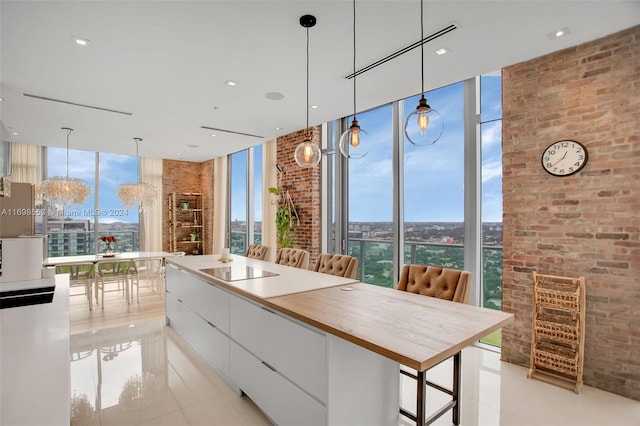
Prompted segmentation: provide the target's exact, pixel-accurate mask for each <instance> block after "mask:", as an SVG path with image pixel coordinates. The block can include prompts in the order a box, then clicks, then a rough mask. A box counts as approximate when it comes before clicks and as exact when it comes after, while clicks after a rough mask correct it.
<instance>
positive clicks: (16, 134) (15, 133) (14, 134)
mask: <svg viewBox="0 0 640 426" xmlns="http://www.w3.org/2000/svg"><path fill="white" fill-rule="evenodd" d="M11 134H12V135H13V136H18V135H19V134H20V133H18V132H11Z"/></svg>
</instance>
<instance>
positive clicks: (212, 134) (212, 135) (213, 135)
mask: <svg viewBox="0 0 640 426" xmlns="http://www.w3.org/2000/svg"><path fill="white" fill-rule="evenodd" d="M210 136H211V137H212V138H215V137H216V136H218V135H216V134H215V133H211V135H210Z"/></svg>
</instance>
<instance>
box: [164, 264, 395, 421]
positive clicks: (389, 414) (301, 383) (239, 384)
mask: <svg viewBox="0 0 640 426" xmlns="http://www.w3.org/2000/svg"><path fill="white" fill-rule="evenodd" d="M166 301H167V302H166V303H167V318H168V319H169V323H170V325H171V326H172V327H174V329H175V330H176V332H178V333H179V334H180V335H181V336H183V337H184V338H185V340H187V342H188V343H189V344H190V345H191V346H192V347H193V348H194V349H195V350H196V351H197V352H198V353H199V354H200V355H201V356H202V357H203V358H204V359H205V360H206V361H207V363H208V364H209V365H211V366H212V367H213V368H214V369H215V370H216V371H217V372H218V373H220V375H221V376H222V378H223V379H224V380H225V381H226V382H227V383H228V384H229V386H231V388H233V389H234V390H236V391H238V392H239V391H242V392H244V393H246V394H247V395H248V396H249V397H250V398H251V399H252V400H253V401H254V402H255V403H256V404H257V405H258V407H260V409H261V410H262V411H263V412H264V413H265V414H266V415H267V416H269V418H270V419H271V420H273V421H274V422H275V423H276V424H277V425H280V426H287V425H292V426H299V425H305V426H316V425H319V426H342V425H349V426H356V425H362V426H371V425H376V426H378V425H379V426H387V425H394V426H397V424H398V421H399V412H398V395H399V377H400V374H399V365H398V363H397V362H394V361H392V360H390V359H388V358H385V357H383V356H381V355H378V354H376V353H374V352H372V351H370V350H367V349H364V348H362V347H360V346H357V345H354V344H353V343H350V342H347V341H346V340H343V339H341V338H338V337H336V336H333V335H331V334H327V333H325V332H323V331H319V330H317V329H316V328H314V327H312V326H310V325H307V324H305V323H303V322H301V321H298V320H295V319H293V318H291V317H289V316H287V315H284V314H282V313H280V312H277V311H274V310H272V309H270V308H268V307H266V306H264V305H262V304H260V303H259V302H257V301H254V300H249V299H246V298H244V297H242V296H240V295H239V294H237V293H234V292H233V291H232V290H228V289H227V288H226V287H224V286H218V285H216V284H212V283H208V282H205V281H202V280H201V279H199V278H196V276H194V275H192V274H191V273H190V272H188V271H186V270H185V271H183V270H181V269H178V268H176V267H174V266H172V265H168V266H167V297H166Z"/></svg>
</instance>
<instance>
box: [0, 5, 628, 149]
mask: <svg viewBox="0 0 640 426" xmlns="http://www.w3.org/2000/svg"><path fill="white" fill-rule="evenodd" d="M351 8H352V2H351V1H349V0H347V1H344V0H342V1H327V0H325V1H321V0H316V1H312V0H304V1H267V0H262V1H244V0H235V1H198V2H192V1H135V2H134V1H66V2H58V1H42V2H37V1H5V0H2V1H0V14H1V21H0V22H1V28H0V30H1V32H0V34H1V37H2V39H1V45H0V47H1V51H0V53H1V55H0V58H1V63H0V72H1V74H0V80H1V92H0V96H1V97H2V98H4V101H3V102H0V119H1V121H2V123H3V124H4V125H5V126H6V127H7V128H9V129H10V131H11V132H17V133H18V135H17V136H12V140H14V141H16V142H24V143H30V144H39V145H50V146H65V143H66V133H65V132H63V131H62V130H60V128H61V127H65V126H66V127H73V128H74V129H75V132H74V133H73V134H72V135H71V147H72V148H77V149H86V150H92V151H102V152H113V153H120V154H135V143H134V142H133V138H134V137H140V138H143V140H144V141H143V142H142V143H141V144H140V155H143V156H148V157H156V158H173V159H184V160H190V161H205V160H207V159H210V158H214V157H218V156H221V155H225V154H228V153H231V152H235V151H238V150H242V149H245V148H247V147H249V146H252V145H256V144H258V143H262V142H264V141H267V140H271V139H274V138H275V137H277V136H279V135H283V134H287V133H290V132H293V131H296V130H299V129H302V128H304V127H305V121H306V108H305V105H306V99H305V97H306V86H305V66H306V50H305V48H306V34H305V31H306V30H305V29H304V28H302V27H301V26H300V25H299V23H298V20H299V18H300V16H302V15H304V14H313V15H315V16H316V18H317V20H318V23H317V25H316V26H315V27H314V28H312V29H310V30H309V31H310V64H311V70H310V89H309V90H310V99H309V102H310V104H312V105H313V104H317V105H319V106H320V108H318V109H311V110H310V111H309V114H310V124H312V125H313V124H319V123H322V122H326V121H330V120H333V119H336V118H339V117H341V116H345V115H349V114H351V113H352V112H353V103H352V96H353V92H352V90H353V86H352V81H351V80H347V79H345V78H344V77H345V76H346V75H347V74H349V73H351V71H352V9H351ZM419 10H420V2H419V1H418V0H393V1H376V0H358V2H357V40H358V41H357V53H358V54H357V67H358V68H360V67H362V66H365V65H367V64H369V63H371V62H373V61H375V60H377V59H380V58H382V57H384V56H386V55H388V54H390V53H392V52H394V51H396V50H398V49H400V48H402V47H405V46H407V45H409V44H411V43H413V42H415V41H417V40H418V39H419V35H420V21H419ZM452 22H454V23H455V24H456V25H457V26H458V27H459V28H458V29H456V30H455V31H453V32H451V33H449V34H447V35H445V36H443V37H441V38H439V39H438V40H436V41H434V42H430V43H428V44H427V45H425V70H426V86H427V87H426V88H427V90H430V89H433V88H437V87H441V86H444V85H447V84H450V83H454V82H457V81H460V80H463V79H465V78H468V77H472V76H474V75H478V74H482V73H488V72H492V71H495V70H499V69H500V68H501V67H504V66H507V65H511V64H514V63H518V62H521V61H523V60H526V59H530V58H533V57H537V56H540V55H543V54H546V53H548V52H552V51H556V50H560V49H564V48H566V47H569V46H574V45H577V44H581V43H584V42H585V41H589V40H593V39H596V38H599V37H602V36H604V35H607V34H610V33H613V32H616V31H619V30H622V29H625V28H629V27H631V26H634V25H637V24H638V23H640V1H637V0H636V1H616V0H609V1H517V0H516V1H514V0H511V1H479V0H472V1H454V0H447V1H432V0H426V1H425V35H426V34H430V33H432V32H433V31H436V30H438V29H440V28H442V27H444V26H446V25H448V24H450V23H452ZM565 27H568V28H569V29H570V34H569V35H568V36H566V37H563V38H559V39H551V38H550V37H549V36H548V34H549V33H551V32H553V31H555V30H558V29H561V28H565ZM72 36H77V37H82V38H85V39H88V40H90V44H89V46H87V47H84V48H83V47H79V46H77V45H76V44H74V43H73V41H72ZM440 47H447V48H449V49H450V50H451V52H450V53H448V54H446V55H443V56H437V55H435V53H434V52H435V50H436V49H438V48H440ZM419 59H420V51H419V49H415V50H413V51H411V52H410V53H407V54H405V55H403V56H401V57H399V58H397V59H395V60H393V61H390V62H387V63H385V64H384V65H382V66H379V67H377V68H375V69H374V70H372V71H369V72H367V73H365V74H362V75H361V76H359V77H358V79H357V87H358V95H357V102H358V110H365V109H369V108H372V107H375V106H378V105H381V104H383V103H387V102H390V101H393V100H396V99H401V98H404V97H408V96H412V95H415V94H417V93H419V91H420V62H419ZM227 80H236V81H238V82H239V83H238V85H237V86H235V87H229V86H227V85H225V84H224V83H225V81H227ZM268 92H280V93H282V94H284V99H282V100H277V101H275V100H269V99H267V98H266V97H265V95H266V94H267V93H268ZM24 93H28V94H33V95H38V96H43V97H48V98H55V99H60V100H64V101H68V102H73V103H78V104H85V105H93V106H98V107H101V108H106V109H112V110H118V111H124V112H130V113H132V114H133V115H131V116H129V115H123V114H117V113H113V112H107V111H101V110H95V109H88V108H82V107H79V106H74V105H69V104H63V103H56V102H51V101H44V100H39V99H33V98H30V97H26V96H24V95H23V94H24ZM201 126H210V127H217V128H223V129H228V130H233V131H237V132H242V133H248V134H253V135H261V136H264V138H263V139H260V138H254V137H247V136H238V135H231V134H225V133H221V132H215V133H216V134H217V136H216V137H211V136H210V135H211V133H214V132H212V131H209V130H205V129H202V128H201ZM276 127H281V128H282V129H281V130H276ZM190 145H191V146H190ZM178 153H179V154H178Z"/></svg>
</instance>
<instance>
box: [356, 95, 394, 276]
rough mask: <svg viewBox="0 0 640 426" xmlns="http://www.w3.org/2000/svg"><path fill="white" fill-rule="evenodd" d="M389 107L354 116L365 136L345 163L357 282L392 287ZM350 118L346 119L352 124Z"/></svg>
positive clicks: (390, 128)
mask: <svg viewBox="0 0 640 426" xmlns="http://www.w3.org/2000/svg"><path fill="white" fill-rule="evenodd" d="M391 109H392V108H391V104H388V105H383V106H381V107H379V108H376V109H373V110H370V111H367V112H364V113H361V114H358V115H357V119H358V123H359V124H360V127H361V128H362V129H363V130H365V131H366V132H367V135H365V136H363V137H362V139H361V145H360V147H359V148H358V149H360V150H362V151H363V153H362V154H364V153H366V155H364V157H362V158H357V159H355V158H354V159H351V160H349V162H348V170H349V173H348V192H349V204H348V205H349V209H348V216H349V222H348V234H347V242H348V250H347V254H349V255H351V256H354V257H357V258H359V259H360V262H359V265H358V266H359V271H358V279H360V280H361V281H364V282H367V283H370V284H376V285H381V286H386V287H391V286H393V276H392V273H393V228H392V225H393V173H392V150H393V145H392V120H393V117H392V114H391ZM351 120H352V117H349V120H348V121H349V123H351Z"/></svg>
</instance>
